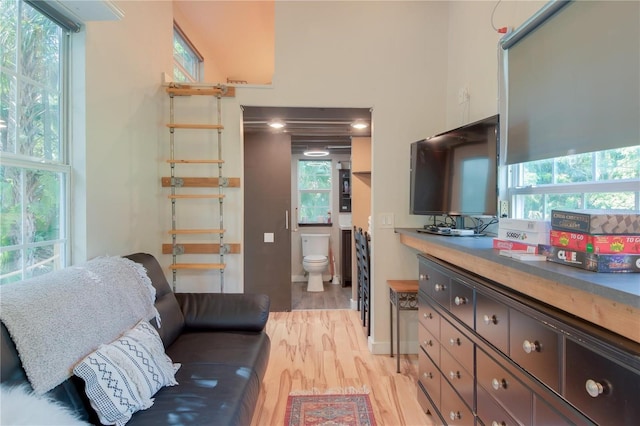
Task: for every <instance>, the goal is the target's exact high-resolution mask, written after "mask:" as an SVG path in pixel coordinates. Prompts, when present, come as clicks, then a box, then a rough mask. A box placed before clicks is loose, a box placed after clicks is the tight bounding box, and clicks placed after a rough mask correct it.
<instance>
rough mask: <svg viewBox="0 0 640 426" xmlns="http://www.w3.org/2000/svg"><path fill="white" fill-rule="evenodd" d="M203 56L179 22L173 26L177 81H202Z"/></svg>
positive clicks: (174, 76) (174, 68)
mask: <svg viewBox="0 0 640 426" xmlns="http://www.w3.org/2000/svg"><path fill="white" fill-rule="evenodd" d="M202 60H203V57H202V55H200V53H199V52H198V50H197V49H196V48H195V46H194V45H193V44H192V43H191V42H190V41H189V38H187V36H186V35H185V34H184V32H182V30H181V29H180V27H179V26H178V24H176V23H174V26H173V80H174V81H177V82H196V81H200V68H201V63H202Z"/></svg>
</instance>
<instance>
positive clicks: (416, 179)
mask: <svg viewBox="0 0 640 426" xmlns="http://www.w3.org/2000/svg"><path fill="white" fill-rule="evenodd" d="M499 129H500V126H499V116H498V115H495V116H492V117H488V118H486V119H484V120H480V121H477V122H475V123H471V124H468V125H466V126H462V127H459V128H457V129H454V130H450V131H448V132H444V133H441V134H438V135H435V136H432V137H430V138H428V139H423V140H420V141H417V142H414V143H412V144H411V182H410V191H411V192H410V198H411V214H417V215H451V216H462V215H465V216H468V215H477V216H496V215H497V210H498V186H497V181H498V180H497V175H498V152H499V151H498V145H499Z"/></svg>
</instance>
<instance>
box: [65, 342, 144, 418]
mask: <svg viewBox="0 0 640 426" xmlns="http://www.w3.org/2000/svg"><path fill="white" fill-rule="evenodd" d="M103 348H104V346H101V347H100V348H98V350H96V351H95V352H92V353H91V354H89V355H87V356H86V357H85V358H84V359H83V360H82V361H80V362H79V363H78V364H77V365H76V366H75V367H74V368H73V372H74V374H75V375H76V376H78V377H80V378H81V379H82V380H84V383H85V388H84V391H85V393H86V394H87V396H88V397H89V401H90V402H91V407H93V409H94V410H95V412H96V414H97V415H98V418H99V419H100V423H102V424H105V425H113V424H115V425H117V426H122V425H124V424H126V423H127V422H128V421H129V419H131V416H132V415H133V413H135V412H136V411H139V410H144V409H146V408H149V407H151V405H153V401H151V400H150V399H148V398H147V399H143V398H142V396H141V395H140V392H139V391H138V388H137V386H136V385H135V383H134V382H133V381H132V380H131V379H130V378H129V376H128V375H127V373H126V372H125V370H124V369H123V368H121V367H120V366H119V365H118V364H117V363H116V362H114V361H113V360H112V359H111V358H110V357H109V355H107V354H106V353H105V352H104V350H103Z"/></svg>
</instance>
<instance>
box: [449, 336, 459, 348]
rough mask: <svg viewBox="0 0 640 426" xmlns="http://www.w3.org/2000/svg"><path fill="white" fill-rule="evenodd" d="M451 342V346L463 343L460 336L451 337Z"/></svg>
mask: <svg viewBox="0 0 640 426" xmlns="http://www.w3.org/2000/svg"><path fill="white" fill-rule="evenodd" d="M449 344H450V345H451V346H460V345H462V342H461V341H460V338H458V337H452V338H451V339H449Z"/></svg>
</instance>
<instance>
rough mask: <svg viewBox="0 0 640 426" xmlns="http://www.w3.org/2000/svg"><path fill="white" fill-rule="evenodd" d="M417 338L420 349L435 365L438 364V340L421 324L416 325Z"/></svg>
mask: <svg viewBox="0 0 640 426" xmlns="http://www.w3.org/2000/svg"><path fill="white" fill-rule="evenodd" d="M418 339H419V342H420V347H421V348H422V350H423V351H425V352H426V353H427V355H429V357H430V358H431V359H432V360H433V362H434V363H436V365H440V342H438V340H437V339H436V338H435V337H434V336H433V335H432V334H431V333H430V332H429V330H427V329H426V328H425V326H423V325H422V324H420V326H419V327H418Z"/></svg>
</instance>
